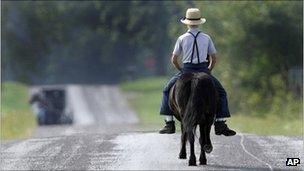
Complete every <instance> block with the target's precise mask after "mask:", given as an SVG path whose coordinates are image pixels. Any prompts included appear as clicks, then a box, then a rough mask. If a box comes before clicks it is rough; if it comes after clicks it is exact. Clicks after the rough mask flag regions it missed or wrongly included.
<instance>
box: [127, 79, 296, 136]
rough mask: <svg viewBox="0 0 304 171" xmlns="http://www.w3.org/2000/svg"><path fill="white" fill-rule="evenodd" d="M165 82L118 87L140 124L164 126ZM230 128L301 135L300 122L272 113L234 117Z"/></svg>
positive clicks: (153, 81)
mask: <svg viewBox="0 0 304 171" xmlns="http://www.w3.org/2000/svg"><path fill="white" fill-rule="evenodd" d="M166 81H167V79H166V78H165V77H156V78H154V77H152V78H145V79H139V80H136V81H132V82H125V83H123V84H121V88H122V90H123V91H124V92H126V93H127V94H130V96H129V104H130V105H131V107H133V108H134V110H135V111H136V112H137V114H138V117H139V118H140V120H141V122H142V124H154V125H161V124H163V118H162V117H160V115H159V105H160V102H161V95H162V88H163V86H164V85H165V83H166ZM228 123H229V126H230V127H231V128H234V129H237V130H238V131H241V132H243V133H254V134H260V135H302V120H301V119H292V120H291V119H287V118H286V119H285V118H282V117H279V116H276V115H273V114H269V115H267V116H266V117H259V116H252V115H240V114H238V115H233V114H232V117H231V119H229V120H228Z"/></svg>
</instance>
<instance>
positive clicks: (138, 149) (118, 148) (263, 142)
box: [1, 85, 304, 170]
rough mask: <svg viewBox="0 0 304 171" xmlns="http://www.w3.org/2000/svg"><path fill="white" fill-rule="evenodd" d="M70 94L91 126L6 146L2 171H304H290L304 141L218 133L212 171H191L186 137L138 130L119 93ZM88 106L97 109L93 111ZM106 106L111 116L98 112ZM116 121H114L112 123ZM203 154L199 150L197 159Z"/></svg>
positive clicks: (79, 90)
mask: <svg viewBox="0 0 304 171" xmlns="http://www.w3.org/2000/svg"><path fill="white" fill-rule="evenodd" d="M67 89H68V92H69V91H70V92H73V94H76V96H73V97H70V98H74V102H71V103H74V104H73V105H76V104H77V107H78V110H80V111H82V112H84V113H85V114H84V113H81V112H78V114H79V115H85V116H77V117H80V118H83V119H84V120H85V122H84V121H79V122H77V124H75V125H73V126H48V127H41V128H38V129H37V130H36V132H35V134H34V135H33V137H32V138H29V139H26V140H15V141H8V142H5V143H2V145H1V169H5V170H19V169H22V170H45V169H47V170H50V169H52V170H202V169H203V170H303V164H300V165H299V166H297V167H287V166H285V163H286V158H288V157H298V158H301V160H304V158H303V140H302V138H301V137H286V136H257V135H251V134H238V135H236V136H234V137H229V138H228V137H223V136H215V135H214V133H213V132H212V137H211V138H212V141H213V146H214V151H213V152H212V153H211V154H209V155H207V160H208V165H207V166H197V167H189V166H187V163H188V161H187V160H179V159H177V156H178V152H179V147H180V144H179V142H180V139H179V137H180V134H179V133H176V134H173V135H160V134H158V133H157V132H156V130H155V128H153V127H151V128H149V127H143V126H142V125H140V124H138V123H137V121H138V119H137V118H136V116H135V115H134V113H133V112H132V111H131V110H129V109H127V106H126V102H125V101H124V100H123V96H122V94H121V93H120V91H119V90H118V89H117V87H109V86H86V87H79V86H75V85H74V87H73V86H72V87H68V88H67ZM108 91H112V92H111V93H107V92H108ZM113 94H115V95H114V97H113ZM75 99H78V101H77V100H75ZM79 99H81V100H79ZM94 99H95V100H94ZM105 99H106V100H105ZM76 101H77V102H76ZM118 101H119V102H118ZM88 102H92V103H94V104H95V105H93V106H89V104H88ZM117 102H118V103H117ZM106 104H107V106H106ZM114 104H115V105H114ZM117 104H119V105H117ZM103 105H104V107H105V109H106V110H104V111H101V112H97V111H99V110H102V108H99V106H103ZM113 105H114V106H115V107H114V106H113ZM109 106H112V107H109ZM77 107H76V108H77ZM72 108H73V110H75V108H74V107H72ZM122 109H124V110H126V111H127V112H124V110H122ZM105 111H107V112H105ZM86 114H88V115H87V116H86ZM105 115H107V116H105ZM112 115H115V116H113V117H114V118H110V119H107V118H109V117H111V116H112ZM77 117H76V118H77ZM87 117H88V118H87ZM85 118H86V119H85ZM128 118H130V119H128ZM115 120H118V121H119V122H118V123H115V122H114V121H115ZM149 130H150V131H149ZM151 130H153V131H151ZM196 143H197V141H196ZM198 152H199V146H198V144H196V153H197V158H198V157H199V153H198ZM302 162H303V161H302Z"/></svg>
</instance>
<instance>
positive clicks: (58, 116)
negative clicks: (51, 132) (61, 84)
mask: <svg viewBox="0 0 304 171" xmlns="http://www.w3.org/2000/svg"><path fill="white" fill-rule="evenodd" d="M35 102H37V103H38V107H37V108H38V110H37V111H38V112H37V122H38V124H39V125H50V124H72V123H73V117H72V114H71V113H68V112H67V110H66V93H65V90H64V89H55V88H52V89H50V88H48V89H46V88H44V89H42V90H41V91H40V93H39V94H35V95H33V96H32V98H31V100H30V103H31V104H33V103H35Z"/></svg>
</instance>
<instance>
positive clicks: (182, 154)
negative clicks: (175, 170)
mask: <svg viewBox="0 0 304 171" xmlns="http://www.w3.org/2000/svg"><path fill="white" fill-rule="evenodd" d="M178 158H179V159H187V154H186V153H180V154H179V157H178Z"/></svg>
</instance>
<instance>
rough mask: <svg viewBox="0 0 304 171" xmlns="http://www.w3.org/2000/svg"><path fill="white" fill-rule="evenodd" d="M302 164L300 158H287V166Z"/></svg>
mask: <svg viewBox="0 0 304 171" xmlns="http://www.w3.org/2000/svg"><path fill="white" fill-rule="evenodd" d="M298 164H300V159H299V158H287V160H286V166H297V165H298Z"/></svg>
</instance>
